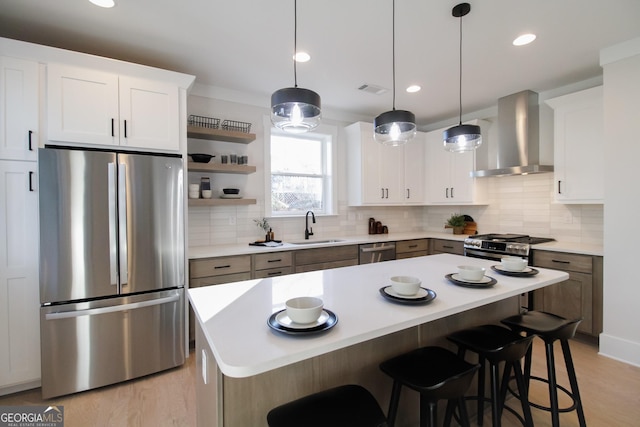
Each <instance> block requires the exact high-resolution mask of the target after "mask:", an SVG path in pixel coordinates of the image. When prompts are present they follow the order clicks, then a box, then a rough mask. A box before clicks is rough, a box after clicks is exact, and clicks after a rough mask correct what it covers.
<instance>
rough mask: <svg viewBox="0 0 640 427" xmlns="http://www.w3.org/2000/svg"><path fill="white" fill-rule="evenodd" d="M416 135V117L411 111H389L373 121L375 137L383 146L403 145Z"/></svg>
mask: <svg viewBox="0 0 640 427" xmlns="http://www.w3.org/2000/svg"><path fill="white" fill-rule="evenodd" d="M415 135H416V116H414V114H413V113H412V112H410V111H405V110H391V111H387V112H386V113H382V114H380V115H379V116H378V117H376V119H375V120H374V121H373V137H374V139H375V140H376V141H377V142H379V143H381V144H384V145H392V146H398V145H402V144H405V143H406V142H407V141H409V140H410V139H411V138H413V137H414V136H415Z"/></svg>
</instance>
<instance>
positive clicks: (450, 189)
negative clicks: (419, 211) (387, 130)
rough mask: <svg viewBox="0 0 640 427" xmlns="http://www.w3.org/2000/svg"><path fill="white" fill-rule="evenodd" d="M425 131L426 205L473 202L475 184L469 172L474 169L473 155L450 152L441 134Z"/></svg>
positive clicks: (437, 131) (440, 131)
mask: <svg viewBox="0 0 640 427" xmlns="http://www.w3.org/2000/svg"><path fill="white" fill-rule="evenodd" d="M443 131H444V129H438V130H435V131H432V132H428V133H427V135H426V139H427V152H426V153H427V154H426V165H427V177H428V179H427V196H426V201H427V203H430V204H450V205H456V204H458V205H459V204H470V203H476V202H478V200H476V197H477V193H478V192H477V186H478V184H477V182H476V178H471V176H470V173H471V171H473V170H474V168H475V152H474V151H468V152H464V153H452V152H450V151H446V150H445V149H444V146H443V142H442V132H443Z"/></svg>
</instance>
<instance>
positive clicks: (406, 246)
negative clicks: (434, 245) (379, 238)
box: [396, 239, 429, 258]
mask: <svg viewBox="0 0 640 427" xmlns="http://www.w3.org/2000/svg"><path fill="white" fill-rule="evenodd" d="M427 250H429V241H428V240H427V239H415V240H401V241H399V242H396V254H402V253H406V252H418V251H425V252H426V251H427ZM425 255H426V253H425ZM398 258H400V257H398Z"/></svg>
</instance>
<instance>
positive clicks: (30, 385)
mask: <svg viewBox="0 0 640 427" xmlns="http://www.w3.org/2000/svg"><path fill="white" fill-rule="evenodd" d="M38 387H40V380H35V381H29V382H26V383H21V384H14V385H11V386H7V387H0V396H7V395H9V394H14V393H20V392H22V391H27V390H31V389H34V388H38Z"/></svg>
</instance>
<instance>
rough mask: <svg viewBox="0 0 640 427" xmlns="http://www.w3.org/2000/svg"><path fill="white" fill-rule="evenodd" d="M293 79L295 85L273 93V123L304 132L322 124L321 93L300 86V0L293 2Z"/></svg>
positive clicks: (296, 131)
mask: <svg viewBox="0 0 640 427" xmlns="http://www.w3.org/2000/svg"><path fill="white" fill-rule="evenodd" d="M293 15H294V20H293V53H294V55H293V57H292V58H293V80H294V87H287V88H284V89H279V90H277V91H275V92H274V93H273V94H272V95H271V123H273V125H274V126H275V127H277V128H278V129H282V130H283V131H285V132H289V133H304V132H308V131H310V130H312V129H315V128H316V127H317V126H318V125H319V124H320V118H321V115H322V110H321V106H320V95H318V94H317V93H315V92H314V91H312V90H309V89H302V88H299V87H298V73H297V67H296V60H295V54H296V52H297V34H298V2H297V0H294V2H293Z"/></svg>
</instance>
